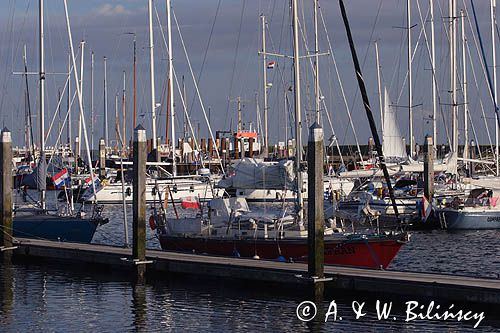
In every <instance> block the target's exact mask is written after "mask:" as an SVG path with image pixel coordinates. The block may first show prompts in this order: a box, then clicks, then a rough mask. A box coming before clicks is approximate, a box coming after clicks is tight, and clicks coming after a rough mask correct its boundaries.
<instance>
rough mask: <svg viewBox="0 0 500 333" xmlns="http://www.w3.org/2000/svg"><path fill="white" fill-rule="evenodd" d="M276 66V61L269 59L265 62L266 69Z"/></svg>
mask: <svg viewBox="0 0 500 333" xmlns="http://www.w3.org/2000/svg"><path fill="white" fill-rule="evenodd" d="M274 66H276V61H270V62H268V63H267V69H273V68H274Z"/></svg>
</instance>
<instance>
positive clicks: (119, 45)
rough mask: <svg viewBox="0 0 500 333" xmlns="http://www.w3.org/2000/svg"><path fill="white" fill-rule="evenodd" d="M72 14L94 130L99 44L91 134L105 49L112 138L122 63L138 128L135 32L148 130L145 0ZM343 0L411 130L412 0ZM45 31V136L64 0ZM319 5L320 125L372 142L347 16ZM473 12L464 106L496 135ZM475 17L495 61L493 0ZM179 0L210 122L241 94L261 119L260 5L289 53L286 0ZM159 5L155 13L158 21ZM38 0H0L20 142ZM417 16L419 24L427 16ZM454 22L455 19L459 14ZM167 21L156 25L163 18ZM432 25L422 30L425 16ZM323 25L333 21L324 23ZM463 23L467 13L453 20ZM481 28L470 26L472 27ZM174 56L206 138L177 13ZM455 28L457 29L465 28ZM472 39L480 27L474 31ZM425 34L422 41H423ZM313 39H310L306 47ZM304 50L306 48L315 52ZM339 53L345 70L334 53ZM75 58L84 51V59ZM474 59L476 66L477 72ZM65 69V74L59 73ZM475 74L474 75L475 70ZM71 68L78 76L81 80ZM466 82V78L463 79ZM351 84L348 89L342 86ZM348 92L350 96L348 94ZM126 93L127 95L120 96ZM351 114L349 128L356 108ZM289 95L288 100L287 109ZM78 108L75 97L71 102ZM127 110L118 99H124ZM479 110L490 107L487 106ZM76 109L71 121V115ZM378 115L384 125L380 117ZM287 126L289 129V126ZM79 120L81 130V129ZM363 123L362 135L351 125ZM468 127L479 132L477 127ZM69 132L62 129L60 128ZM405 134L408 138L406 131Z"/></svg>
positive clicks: (63, 52) (427, 85)
mask: <svg viewBox="0 0 500 333" xmlns="http://www.w3.org/2000/svg"><path fill="white" fill-rule="evenodd" d="M68 2H69V15H70V20H71V26H72V31H73V41H74V43H75V50H76V52H79V51H78V48H79V45H78V44H79V42H80V41H81V40H85V49H84V50H85V52H84V108H85V114H86V117H87V118H88V128H89V129H90V109H91V107H90V106H91V105H90V87H91V85H90V83H91V82H90V73H91V71H90V67H91V66H90V54H91V51H93V52H94V54H95V80H94V82H95V90H94V96H95V98H94V101H95V102H94V103H95V117H94V119H93V123H94V131H95V137H96V140H97V138H98V137H101V136H102V135H103V126H104V124H103V120H104V118H103V109H104V102H103V57H104V56H106V57H107V58H108V95H109V99H108V114H109V119H110V122H109V124H108V128H109V133H110V134H109V137H110V139H111V140H112V139H114V138H115V131H114V128H115V124H114V122H115V116H114V113H115V102H114V101H115V98H114V97H115V94H117V93H120V94H121V90H122V83H121V81H122V73H123V71H125V72H126V86H127V87H126V94H127V108H126V110H127V115H128V116H127V137H130V134H131V129H132V106H131V105H132V100H131V96H132V89H131V88H132V68H133V67H132V36H131V35H130V34H127V33H135V34H136V35H137V46H138V47H137V50H138V79H137V87H138V88H137V96H138V97H137V109H138V114H139V116H138V120H137V121H138V123H141V124H143V126H144V127H145V128H146V129H147V131H148V135H150V133H151V111H150V110H151V103H150V80H149V49H148V15H147V1H146V0H107V1H99V0H86V1H76V0H69V1H68ZM346 2H347V5H346V7H347V11H348V15H349V18H350V24H351V28H352V31H353V36H354V39H355V43H356V47H357V51H358V56H359V57H360V61H361V62H362V65H363V72H364V75H365V82H366V85H367V89H368V93H369V98H370V102H371V104H372V108H373V110H374V113H375V118H376V119H377V121H378V119H380V113H379V99H378V90H377V76H376V63H375V49H374V41H378V45H379V49H380V50H379V52H380V61H381V73H382V84H383V85H384V86H386V87H387V89H388V91H389V94H390V97H391V102H392V104H394V105H395V108H396V110H397V113H398V122H399V125H400V127H401V132H402V135H403V136H405V137H408V109H407V106H408V100H407V99H408V97H407V96H408V95H407V89H408V87H407V83H406V80H405V77H406V73H407V71H406V68H407V53H406V52H407V37H406V29H403V27H406V25H407V22H406V1H404V0H371V1H368V0H351V1H346ZM45 3H46V4H45V19H46V22H45V23H46V24H45V30H46V36H45V37H46V71H47V73H52V74H48V76H47V92H46V101H47V102H46V105H47V113H46V123H47V127H48V125H49V124H50V122H51V121H52V119H53V118H54V117H55V122H54V131H53V132H52V134H51V136H50V139H49V145H50V144H53V143H54V142H55V140H56V137H57V133H56V132H57V127H58V123H59V113H56V106H57V96H58V91H59V90H61V89H62V88H63V87H64V85H65V81H66V76H65V75H61V73H64V72H67V66H68V53H69V48H68V35H67V31H66V26H65V18H64V6H63V1H62V0H45ZM299 3H300V6H301V9H300V13H299V14H300V19H301V31H302V36H301V51H300V52H301V54H303V55H306V54H310V51H311V50H313V48H314V35H313V32H314V31H313V24H312V12H313V11H312V8H313V7H312V0H303V1H301V0H299ZM457 3H458V5H457V6H458V10H460V9H462V8H465V2H464V1H457ZM320 4H321V14H322V17H323V20H324V22H325V26H323V22H322V20H321V19H320V24H319V41H320V51H321V52H324V53H327V52H328V51H329V43H328V42H329V41H330V43H331V47H332V51H333V53H329V54H326V55H323V56H322V57H321V58H320V81H321V89H322V95H323V96H324V101H325V105H326V109H325V108H323V109H322V119H323V125H324V127H325V131H326V135H327V137H329V136H330V134H331V133H332V130H333V131H334V132H335V134H336V136H337V138H338V139H339V141H340V142H341V143H354V142H355V138H356V137H357V139H358V141H359V142H360V144H365V143H366V142H367V140H368V137H369V136H370V133H369V131H368V124H367V121H366V117H365V114H364V110H363V108H362V105H361V102H360V97H359V92H358V89H357V84H356V81H355V77H354V71H353V66H352V60H351V57H350V53H349V49H348V46H347V43H346V37H345V29H344V27H343V25H342V20H341V16H340V12H339V9H338V3H337V1H333V0H331V1H320ZM428 4H429V1H428V0H418V1H417V0H415V1H412V8H411V10H412V25H414V27H413V28H412V48H413V49H415V47H416V46H417V48H416V50H415V51H414V52H415V55H414V59H413V80H412V82H413V87H414V95H413V103H412V104H413V105H415V107H414V120H413V122H414V126H415V133H414V135H415V137H416V141H417V142H422V141H423V137H424V135H425V134H427V133H431V132H432V128H431V122H430V118H429V116H430V115H431V114H432V99H431V82H432V81H431V80H432V75H431V71H430V68H431V66H430V62H429V56H428V54H429V53H428V52H429V51H428V48H427V45H426V40H425V36H427V38H430V22H429V16H428V15H429V5H428ZM466 4H467V8H466V9H467V13H468V14H469V15H468V16H467V17H466V18H465V21H466V25H465V31H466V34H467V36H468V37H467V38H468V46H469V51H470V54H471V58H470V59H471V62H472V63H473V64H474V65H473V66H471V65H470V63H469V60H467V67H468V69H467V70H468V76H469V78H468V79H469V85H468V86H469V102H468V105H469V109H470V110H471V114H472V116H471V118H472V120H473V124H474V129H475V131H476V134H477V137H478V139H479V141H480V142H482V143H487V142H488V135H487V133H488V131H487V130H486V129H487V127H485V123H487V124H488V126H489V128H488V130H489V131H490V132H491V135H492V136H494V126H493V124H494V118H493V116H494V108H493V106H492V105H493V104H492V102H491V98H490V97H489V93H488V89H487V84H486V80H485V76H484V73H483V70H482V68H481V64H480V62H479V60H478V59H479V58H478V51H477V49H476V44H475V40H474V38H473V30H472V29H471V26H470V23H469V19H470V20H471V22H472V24H473V16H472V10H471V7H470V2H469V1H466ZM475 5H476V11H477V15H478V19H479V21H480V22H481V23H480V28H481V33H482V38H483V42H484V47H485V52H486V55H487V59H488V62H489V63H488V66H491V35H490V26H489V1H486V0H481V1H475ZM172 6H173V10H174V13H175V16H176V18H177V22H178V25H179V29H180V31H181V33H182V36H183V39H184V43H185V47H186V50H187V55H188V56H189V59H190V61H191V64H192V69H193V75H194V76H195V78H196V79H197V80H199V91H200V95H201V100H202V102H203V105H204V107H205V109H206V112H207V115H208V116H209V117H210V123H211V125H212V129H213V130H214V131H215V130H224V129H229V128H233V129H234V128H235V126H236V122H237V113H236V103H235V102H234V100H235V99H236V98H237V97H238V96H241V99H242V100H243V102H242V104H243V123H244V126H245V127H246V128H248V127H249V126H250V123H251V124H252V126H256V124H257V122H258V118H257V112H256V109H257V108H256V102H255V100H256V94H257V98H258V100H259V107H260V110H261V111H262V109H263V106H262V85H263V84H262V71H263V69H262V66H263V65H262V59H261V58H260V57H259V55H258V51H259V50H260V48H261V30H260V18H259V16H260V15H261V14H263V15H265V16H266V21H267V22H268V24H267V29H266V39H267V49H268V51H269V52H273V53H280V54H284V55H291V52H292V47H291V33H290V32H291V27H290V15H289V1H288V0H275V1H270V0H253V1H243V0H203V1H202V0H182V1H181V0H172ZM156 13H157V14H158V18H159V20H160V23H159V22H158V21H157V18H156ZM448 16H449V15H448V1H443V0H435V23H436V47H437V50H436V58H437V72H436V77H437V80H438V84H439V93H440V102H441V105H440V112H439V113H438V119H439V125H438V126H439V127H438V141H439V142H445V138H446V134H445V133H446V131H445V127H444V125H443V119H445V121H446V124H447V125H449V114H450V106H449V102H450V101H449V100H450V97H449V96H450V93H449V89H450V88H449V76H450V74H449V73H450V72H449V65H448V63H449V49H448V39H447V38H448V37H447V30H446V29H447V25H448V23H447V22H449V19H448ZM37 17H38V0H5V1H2V2H1V3H0V64H1V67H0V82H1V86H0V107H1V108H0V110H1V119H2V125H3V126H7V127H9V128H10V129H11V130H12V131H13V135H14V142H15V143H17V144H19V145H22V144H23V137H24V136H23V135H24V134H23V131H24V114H25V109H26V104H25V91H26V89H25V83H24V79H23V77H22V76H19V75H13V74H12V73H13V72H16V71H21V70H22V69H23V63H22V54H23V45H26V47H27V60H28V69H29V71H37V68H38V41H37V35H38V18H37ZM422 22H423V23H424V25H422ZM457 23H458V20H457ZM160 25H161V26H160ZM423 26H424V27H425V34H424V33H423V29H422V27H423ZM325 27H326V29H325ZM165 29H166V14H165V1H159V0H156V1H155V14H154V36H155V48H154V51H155V66H156V70H155V74H156V80H155V81H156V100H157V102H158V103H160V104H161V106H160V107H159V109H158V111H159V118H158V122H159V123H158V134H159V136H163V137H164V136H165V132H166V130H165V122H166V104H167V103H165V102H164V101H165V99H166V97H165V96H166V95H165V87H166V82H167V61H166V59H167V52H166V47H165V44H164V39H163V35H162V31H163V33H164V34H166V30H165ZM458 31H459V32H460V24H459V25H458ZM474 34H475V32H474ZM172 35H173V57H174V67H175V72H176V75H177V77H178V80H179V83H181V80H182V76H184V77H185V84H186V92H187V107H188V113H189V114H190V119H191V121H192V123H193V125H194V127H195V128H197V127H198V124H199V127H200V132H201V136H202V137H207V136H208V131H207V125H206V122H205V120H204V117H203V113H202V108H201V104H200V102H199V99H198V96H197V95H196V91H195V89H194V85H193V79H192V76H191V75H192V74H191V72H190V70H189V67H188V66H187V60H186V59H187V58H186V54H185V53H184V50H183V47H182V44H181V39H180V36H179V32H178V27H177V25H176V24H175V21H174V24H173V32H172ZM458 36H460V33H459V35H458ZM476 38H477V37H476ZM417 40H418V45H417ZM458 44H459V51H458V55H459V58H460V59H459V61H458V66H457V71H458V72H459V73H460V75H459V77H461V73H462V68H463V66H462V61H461V55H462V53H461V42H460V41H459V43H458ZM306 45H307V46H306ZM308 52H309V53H308ZM334 57H335V60H336V65H337V69H338V76H339V77H340V80H341V81H340V82H341V83H342V87H343V93H344V94H343V93H342V90H341V88H340V84H339V80H338V77H337V72H336V67H335V64H334V62H333V60H334ZM271 60H275V61H276V63H277V66H276V67H275V68H274V69H272V70H271V69H270V70H267V75H268V82H269V83H272V87H271V88H270V89H268V93H269V133H270V141H271V142H272V143H274V142H277V141H283V140H284V139H285V138H289V137H290V135H293V131H291V130H290V122H291V121H293V116H290V110H289V109H288V108H290V106H288V104H287V103H286V101H285V100H286V97H285V96H287V97H288V99H289V101H290V102H292V110H293V95H292V94H291V93H290V92H289V93H286V91H287V90H288V88H289V87H290V86H291V84H292V76H291V73H292V67H291V65H292V64H291V60H290V59H289V58H287V57H279V58H276V57H274V58H273V57H271V58H270V59H269V61H271ZM310 60H311V59H310V58H303V59H302V62H301V73H302V80H301V81H302V82H301V87H302V97H303V99H302V110H303V114H304V119H305V120H304V129H305V128H306V125H308V124H310V122H309V119H311V114H312V112H313V107H314V90H313V75H312V70H311V63H310ZM79 61H80V60H79V58H78V59H77V62H79ZM473 70H474V71H473ZM57 73H59V74H57ZM474 74H475V75H476V79H477V81H476V80H474ZM73 80H74V79H73V78H72V81H71V83H72V86H73V87H74V81H73ZM459 82H462V79H461V78H459ZM37 89H38V82H37V79H36V76H30V77H29V91H30V98H31V109H32V112H33V113H34V114H35V115H34V116H33V121H34V127H35V132H34V134H35V135H37V132H38V130H37V126H38V125H37V123H38V116H37V115H36V113H37V109H38V97H37ZM174 94H175V97H174V98H175V105H176V131H177V133H182V132H183V118H184V117H183V109H182V102H181V99H180V94H179V90H178V89H177V85H175V91H174ZM344 95H345V97H344ZM458 95H459V103H461V105H460V107H459V109H460V115H461V119H462V118H463V115H462V112H463V105H462V103H463V99H462V88H461V87H460V88H459V93H458ZM344 98H345V99H344ZM120 103H121V102H120ZM346 104H347V106H348V109H349V111H350V112H351V114H352V122H353V125H354V130H353V129H352V127H351V125H350V122H349V117H348V111H347V107H346ZM285 106H287V109H288V111H287V109H285ZM72 108H73V112H76V110H77V104H76V103H75V104H74V105H73V107H72ZM120 110H121V104H120ZM482 110H484V116H483V111H482ZM65 114H66V98H63V103H62V108H61V112H60V115H61V118H62V119H63V118H64V116H65ZM75 119H76V117H74V118H73V120H74V121H73V124H72V125H73V127H75V126H76V120H75ZM378 126H379V124H378ZM459 127H460V129H459V131H460V138H461V139H460V140H463V119H462V120H461V121H460V126H459ZM287 128H288V130H287ZM74 131H75V130H74ZM354 132H355V133H356V135H355V134H354ZM471 136H472V133H471ZM63 138H64V140H65V134H64V135H63ZM407 141H408V140H407Z"/></svg>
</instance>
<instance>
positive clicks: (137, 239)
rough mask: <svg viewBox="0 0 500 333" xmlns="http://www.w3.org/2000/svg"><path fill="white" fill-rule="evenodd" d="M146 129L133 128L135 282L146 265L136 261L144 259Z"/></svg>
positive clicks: (141, 278) (139, 278)
mask: <svg viewBox="0 0 500 333" xmlns="http://www.w3.org/2000/svg"><path fill="white" fill-rule="evenodd" d="M146 160H147V153H146V130H145V129H144V128H143V127H142V126H141V125H139V126H137V127H136V128H135V129H134V181H133V207H132V209H133V222H132V227H133V244H132V255H133V259H134V262H136V268H137V270H136V273H137V282H138V283H143V282H144V274H145V271H146V266H145V265H144V264H138V263H137V262H144V261H145V259H146Z"/></svg>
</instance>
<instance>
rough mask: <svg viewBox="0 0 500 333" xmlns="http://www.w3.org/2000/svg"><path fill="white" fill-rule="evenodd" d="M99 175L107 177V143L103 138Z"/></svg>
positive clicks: (100, 145) (101, 141) (100, 148)
mask: <svg viewBox="0 0 500 333" xmlns="http://www.w3.org/2000/svg"><path fill="white" fill-rule="evenodd" d="M99 177H101V178H103V177H106V143H105V142H104V139H103V138H101V139H100V140H99Z"/></svg>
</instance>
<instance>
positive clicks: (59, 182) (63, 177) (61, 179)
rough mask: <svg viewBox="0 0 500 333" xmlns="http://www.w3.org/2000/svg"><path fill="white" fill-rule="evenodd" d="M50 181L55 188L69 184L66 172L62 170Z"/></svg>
mask: <svg viewBox="0 0 500 333" xmlns="http://www.w3.org/2000/svg"><path fill="white" fill-rule="evenodd" d="M52 180H53V181H54V185H55V186H56V187H61V186H64V185H66V183H67V182H69V174H68V170H67V169H62V170H61V171H59V172H58V173H56V174H55V175H54V176H53V177H52Z"/></svg>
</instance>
